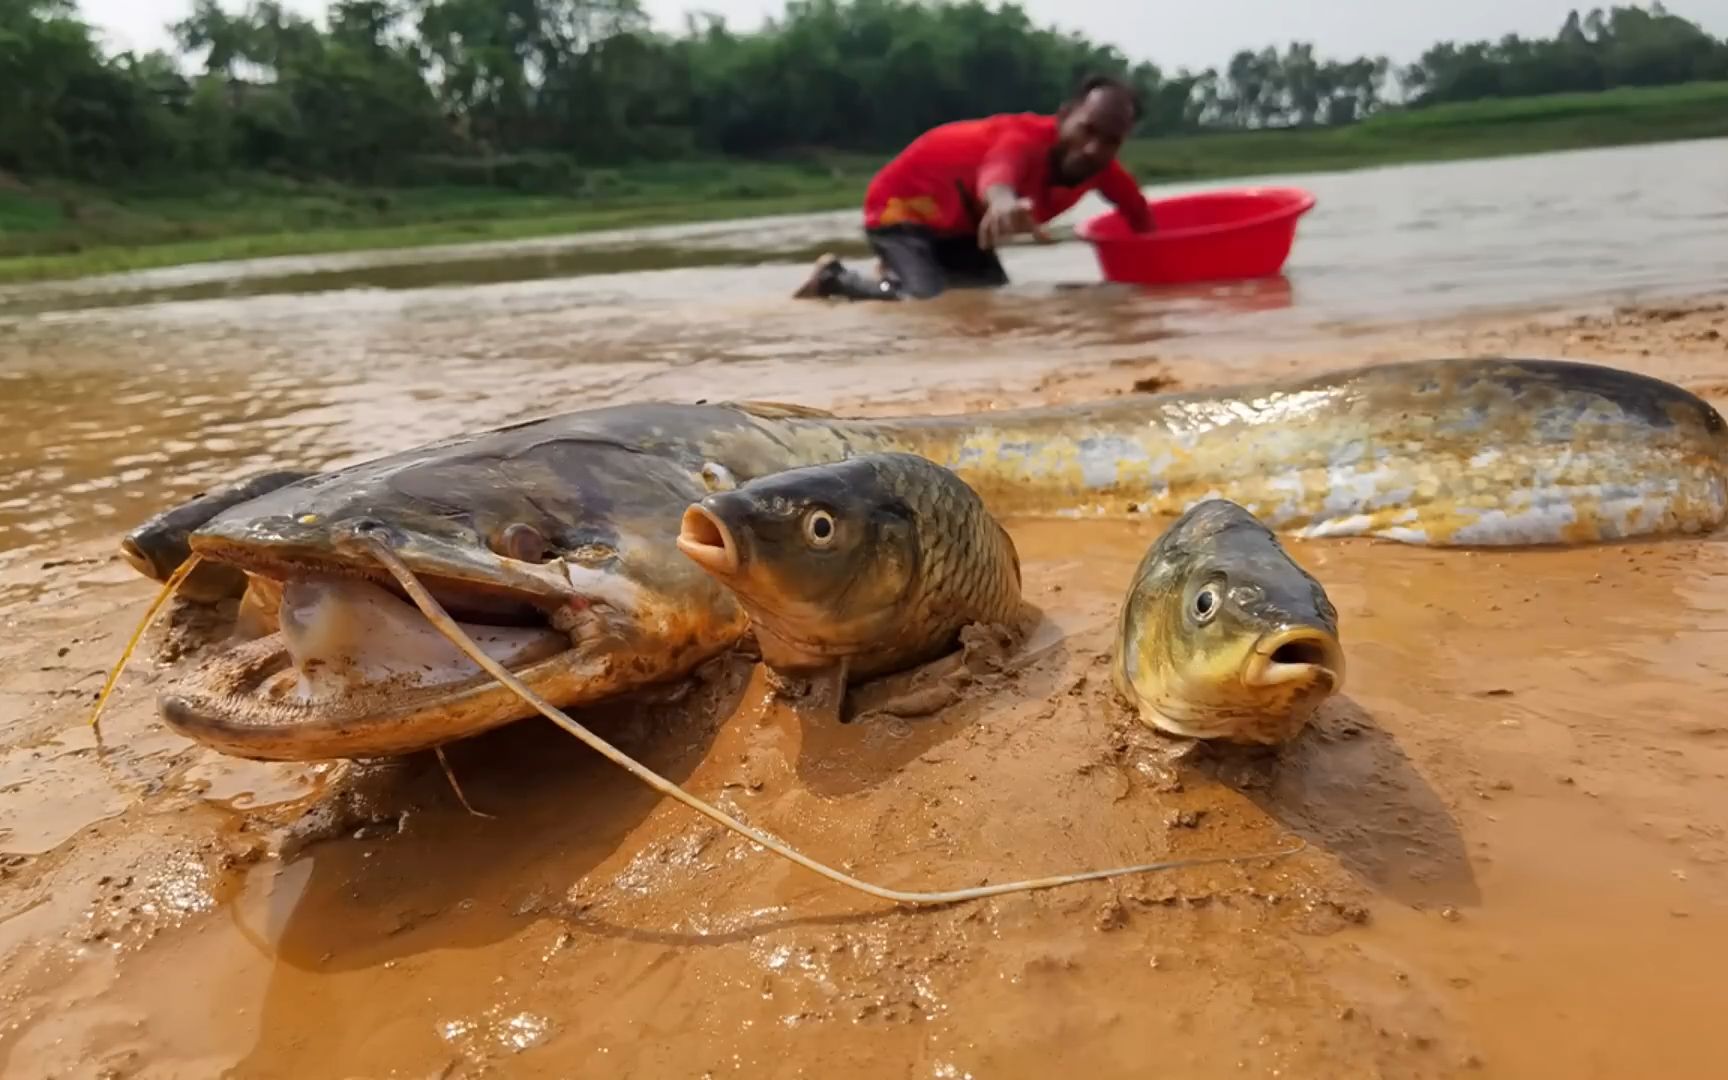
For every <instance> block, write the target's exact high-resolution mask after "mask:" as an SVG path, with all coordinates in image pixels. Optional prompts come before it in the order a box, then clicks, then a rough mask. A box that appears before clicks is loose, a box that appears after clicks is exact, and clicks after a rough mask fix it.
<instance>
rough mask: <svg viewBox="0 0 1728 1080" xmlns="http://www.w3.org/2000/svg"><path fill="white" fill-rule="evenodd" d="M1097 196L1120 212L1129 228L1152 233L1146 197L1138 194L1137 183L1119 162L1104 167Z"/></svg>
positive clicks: (1138, 185) (1150, 211)
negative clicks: (1108, 201)
mask: <svg viewBox="0 0 1728 1080" xmlns="http://www.w3.org/2000/svg"><path fill="white" fill-rule="evenodd" d="M1098 194H1100V195H1102V196H1104V197H1105V198H1106V199H1108V200H1110V201H1111V202H1112V203H1114V204H1115V206H1116V208H1117V209H1118V210H1120V211H1122V217H1123V219H1124V220H1126V221H1127V222H1128V226H1129V228H1131V229H1133V230H1134V231H1135V232H1142V233H1145V232H1151V231H1152V208H1151V207H1149V206H1147V205H1146V196H1145V195H1142V194H1141V193H1140V183H1139V181H1137V180H1135V179H1134V177H1133V174H1131V173H1129V171H1128V170H1127V169H1125V168H1123V167H1122V163H1121V162H1120V161H1112V162H1111V163H1110V164H1109V165H1108V166H1106V167H1105V169H1104V175H1103V177H1102V178H1101V179H1100V180H1099V181H1098Z"/></svg>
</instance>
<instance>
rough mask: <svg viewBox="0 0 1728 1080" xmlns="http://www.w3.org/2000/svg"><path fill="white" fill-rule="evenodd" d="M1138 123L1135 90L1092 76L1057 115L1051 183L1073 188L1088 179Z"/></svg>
mask: <svg viewBox="0 0 1728 1080" xmlns="http://www.w3.org/2000/svg"><path fill="white" fill-rule="evenodd" d="M1139 119H1140V104H1139V102H1138V101H1136V100H1135V97H1134V90H1133V88H1132V87H1130V86H1129V85H1128V84H1127V83H1125V82H1123V81H1122V80H1120V79H1114V78H1111V77H1110V76H1108V75H1093V76H1091V77H1089V78H1087V79H1086V80H1085V81H1083V82H1082V83H1081V84H1080V88H1079V89H1078V90H1077V91H1075V93H1074V96H1073V97H1071V98H1069V99H1068V100H1067V101H1065V102H1063V103H1062V107H1061V108H1060V109H1058V110H1057V111H1056V123H1057V130H1056V146H1055V148H1054V150H1052V152H1051V155H1052V158H1053V160H1052V162H1051V164H1052V165H1053V166H1054V169H1055V173H1056V175H1055V177H1054V179H1055V180H1056V181H1057V182H1058V183H1060V184H1062V185H1064V186H1073V185H1074V184H1078V183H1082V182H1084V181H1086V180H1088V179H1090V178H1091V177H1092V176H1093V175H1095V174H1096V173H1097V172H1098V171H1099V170H1100V169H1102V168H1104V167H1105V166H1106V165H1109V164H1110V162H1111V161H1113V160H1115V158H1116V151H1117V150H1119V149H1121V147H1122V141H1123V140H1124V139H1126V138H1127V137H1128V135H1129V133H1130V132H1132V131H1133V130H1134V124H1135V122H1136V121H1137V120H1139Z"/></svg>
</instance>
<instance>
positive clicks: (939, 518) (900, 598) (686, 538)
mask: <svg viewBox="0 0 1728 1080" xmlns="http://www.w3.org/2000/svg"><path fill="white" fill-rule="evenodd" d="M678 549H679V550H680V551H682V552H683V553H684V554H685V555H687V556H689V557H690V558H691V559H692V560H694V561H695V562H696V564H697V565H699V566H701V567H702V568H703V569H704V570H706V571H707V572H708V573H710V574H712V575H713V576H714V577H715V578H716V579H717V580H718V581H720V582H721V583H722V584H724V585H725V586H726V587H727V588H729V589H731V590H732V592H733V593H734V594H735V595H736V596H737V598H738V601H739V603H740V604H741V605H742V606H743V607H744V609H745V610H746V612H748V614H749V616H750V623H751V626H752V628H753V630H754V632H755V636H756V640H757V644H758V646H759V647H760V648H761V650H762V659H763V662H764V663H765V664H766V665H767V666H768V668H769V669H770V670H771V671H774V672H778V673H785V674H794V675H805V676H810V675H814V674H816V673H819V672H825V671H826V672H832V671H833V670H834V669H836V668H839V669H840V671H841V676H840V677H841V678H842V679H851V680H854V681H862V680H864V679H868V678H870V677H872V676H875V675H883V674H888V673H891V672H895V671H902V670H905V669H907V668H911V667H915V666H917V665H920V664H923V663H925V662H927V661H930V660H934V659H936V658H938V657H940V656H942V655H944V654H945V653H948V652H950V651H951V650H953V649H954V647H955V645H956V643H957V641H958V640H959V635H960V631H961V629H962V628H963V627H965V626H967V625H968V624H971V623H982V624H987V625H1004V626H1012V625H1014V624H1015V621H1016V619H1017V617H1018V615H1019V613H1020V611H1021V595H1020V558H1019V555H1018V553H1017V552H1016V551H1015V549H1014V541H1013V540H1012V539H1010V538H1009V536H1008V533H1007V531H1006V530H1005V529H1003V528H1002V526H1001V525H1000V524H999V523H998V522H997V521H996V519H995V518H994V517H992V516H991V515H990V513H989V512H988V511H987V510H986V509H985V507H984V503H983V500H981V499H980V498H979V497H978V495H977V493H976V492H974V491H973V490H972V489H971V488H970V487H968V486H967V485H966V484H965V482H964V481H962V480H961V479H960V478H959V477H958V476H956V475H955V474H954V473H952V472H950V471H949V470H947V469H945V468H943V467H942V466H940V465H937V464H935V463H934V462H932V461H929V460H927V459H925V458H922V457H919V456H916V455H913V454H901V453H881V454H865V455H862V456H859V457H855V458H852V459H850V460H847V461H843V462H839V463H837V464H832V465H815V466H806V467H802V468H795V469H787V470H784V471H781V472H776V473H771V474H768V475H765V476H760V477H757V478H756V479H754V480H751V481H749V482H748V483H745V484H742V485H741V486H739V487H737V488H735V489H734V490H731V491H719V492H715V493H713V494H711V495H709V496H707V497H706V498H704V499H702V501H700V502H697V503H693V504H692V505H691V506H690V507H689V508H688V509H687V510H685V512H684V520H683V528H682V531H681V533H680V535H679V537H678Z"/></svg>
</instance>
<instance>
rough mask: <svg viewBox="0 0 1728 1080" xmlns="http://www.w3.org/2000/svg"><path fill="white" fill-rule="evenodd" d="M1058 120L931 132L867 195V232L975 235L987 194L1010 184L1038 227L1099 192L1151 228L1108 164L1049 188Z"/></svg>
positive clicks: (1127, 184) (1032, 118)
mask: <svg viewBox="0 0 1728 1080" xmlns="http://www.w3.org/2000/svg"><path fill="white" fill-rule="evenodd" d="M1056 131H1057V121H1056V118H1055V117H1054V116H1040V115H1038V114H1037V113H1003V114H999V115H997V116H987V117H985V118H983V119H981V120H959V121H956V122H954V123H951V124H943V125H941V126H939V127H934V128H931V129H930V130H929V131H926V132H925V133H924V134H922V135H920V136H918V138H916V139H914V140H912V143H911V144H910V145H909V146H907V147H906V149H904V150H902V151H901V152H900V154H899V156H898V157H896V158H894V160H892V161H890V162H889V163H888V164H886V165H884V166H883V167H882V170H881V171H880V172H878V173H877V174H876V177H875V179H873V180H871V181H870V187H869V190H868V191H866V192H865V194H864V227H865V228H866V229H875V228H881V227H883V226H887V225H924V226H927V227H929V228H931V229H933V230H935V231H936V232H939V233H966V232H976V231H977V230H978V223H979V220H980V218H981V217H982V216H983V213H984V205H985V203H984V191H985V189H987V188H990V187H993V186H994V185H996V184H1009V185H1011V186H1012V187H1013V188H1014V190H1015V191H1017V192H1019V193H1020V195H1021V196H1022V197H1023V198H1027V199H1030V200H1032V213H1033V216H1034V217H1035V218H1037V220H1038V221H1039V223H1040V224H1042V223H1043V222H1046V221H1049V220H1050V219H1051V218H1053V217H1055V216H1056V215H1058V214H1060V213H1062V211H1064V210H1066V209H1068V208H1069V207H1070V206H1073V205H1074V204H1075V203H1076V202H1078V201H1079V200H1080V197H1081V196H1082V195H1085V194H1086V193H1087V192H1088V191H1092V190H1094V189H1096V190H1097V192H1098V193H1099V194H1100V195H1102V196H1104V197H1105V198H1106V199H1108V200H1110V202H1112V203H1114V204H1115V205H1116V206H1117V207H1118V208H1119V209H1120V210H1121V211H1122V216H1123V217H1125V218H1127V219H1128V220H1129V222H1130V223H1132V224H1135V225H1137V226H1139V227H1142V228H1150V227H1151V223H1152V212H1151V211H1150V210H1148V209H1147V207H1146V199H1145V196H1143V195H1141V194H1140V185H1139V184H1137V183H1135V181H1134V177H1133V176H1131V175H1129V173H1128V170H1127V169H1124V168H1123V167H1122V164H1121V162H1118V161H1111V162H1110V164H1109V165H1107V166H1105V167H1104V168H1103V169H1102V170H1100V171H1099V172H1098V173H1096V174H1095V175H1093V177H1092V178H1091V179H1090V180H1087V181H1085V182H1084V183H1082V184H1079V185H1076V186H1074V187H1060V186H1055V185H1052V184H1051V183H1050V149H1051V147H1053V146H1055V145H1056Z"/></svg>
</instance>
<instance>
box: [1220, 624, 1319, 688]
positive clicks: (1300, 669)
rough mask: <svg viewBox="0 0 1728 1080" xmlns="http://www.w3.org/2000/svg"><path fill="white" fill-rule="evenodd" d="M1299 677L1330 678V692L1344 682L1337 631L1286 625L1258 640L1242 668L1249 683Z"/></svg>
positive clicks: (1268, 683)
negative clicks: (1335, 633) (1328, 631)
mask: <svg viewBox="0 0 1728 1080" xmlns="http://www.w3.org/2000/svg"><path fill="white" fill-rule="evenodd" d="M1299 680H1318V681H1324V682H1327V683H1329V684H1330V685H1329V687H1328V692H1330V693H1335V692H1337V691H1338V689H1339V688H1341V687H1342V686H1343V685H1344V647H1343V646H1342V645H1340V644H1339V642H1338V638H1337V636H1336V635H1334V634H1330V633H1327V632H1326V631H1325V630H1322V629H1320V628H1319V627H1314V626H1287V627H1284V628H1283V629H1281V630H1278V631H1275V632H1273V633H1270V634H1267V635H1265V636H1264V637H1262V638H1261V639H1260V640H1259V641H1258V642H1256V643H1255V645H1254V651H1253V652H1252V653H1250V654H1249V655H1248V660H1247V662H1246V663H1245V664H1244V665H1243V669H1242V681H1243V682H1244V683H1246V684H1247V685H1249V686H1279V685H1282V684H1284V683H1289V682H1296V681H1299Z"/></svg>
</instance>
